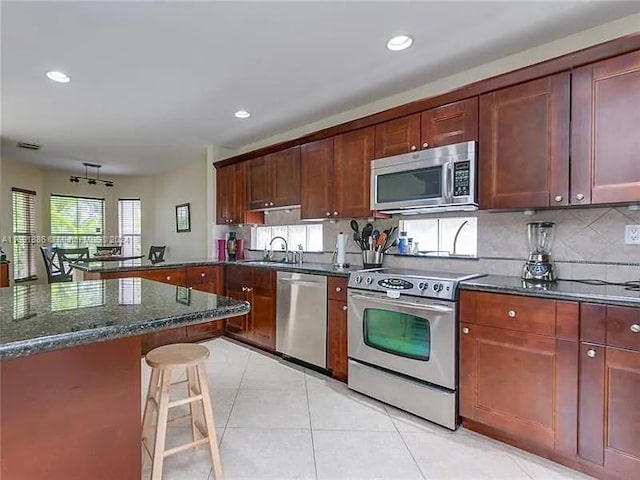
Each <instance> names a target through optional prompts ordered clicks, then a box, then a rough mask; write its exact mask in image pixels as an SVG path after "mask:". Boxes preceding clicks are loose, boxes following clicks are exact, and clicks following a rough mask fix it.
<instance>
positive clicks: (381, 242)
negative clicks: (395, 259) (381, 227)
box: [376, 232, 387, 252]
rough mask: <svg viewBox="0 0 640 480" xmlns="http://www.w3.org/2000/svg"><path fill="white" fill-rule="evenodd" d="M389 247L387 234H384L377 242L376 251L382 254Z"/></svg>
mask: <svg viewBox="0 0 640 480" xmlns="http://www.w3.org/2000/svg"><path fill="white" fill-rule="evenodd" d="M386 245H387V232H382V233H381V234H380V238H378V240H377V241H376V249H377V250H378V251H379V252H380V251H382V250H383V249H384V247H385V246H386Z"/></svg>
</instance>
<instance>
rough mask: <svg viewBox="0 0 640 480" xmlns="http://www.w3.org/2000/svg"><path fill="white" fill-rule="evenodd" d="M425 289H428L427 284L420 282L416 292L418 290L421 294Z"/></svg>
mask: <svg viewBox="0 0 640 480" xmlns="http://www.w3.org/2000/svg"><path fill="white" fill-rule="evenodd" d="M427 288H429V284H428V283H426V282H420V283H419V284H418V290H420V291H421V292H422V291H424V290H426V289H427Z"/></svg>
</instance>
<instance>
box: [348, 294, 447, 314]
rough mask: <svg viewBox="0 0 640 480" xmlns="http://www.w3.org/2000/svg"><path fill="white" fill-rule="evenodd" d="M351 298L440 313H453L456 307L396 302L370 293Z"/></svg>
mask: <svg viewBox="0 0 640 480" xmlns="http://www.w3.org/2000/svg"><path fill="white" fill-rule="evenodd" d="M349 298H354V299H355V298H357V299H361V300H367V301H369V302H374V303H379V304H381V305H390V306H394V307H413V308H418V309H420V310H430V311H432V312H439V313H453V312H454V309H453V308H451V307H447V306H445V305H424V304H422V303H415V302H394V301H392V300H387V299H385V298H379V297H370V296H368V295H357V294H356V295H353V294H351V295H349Z"/></svg>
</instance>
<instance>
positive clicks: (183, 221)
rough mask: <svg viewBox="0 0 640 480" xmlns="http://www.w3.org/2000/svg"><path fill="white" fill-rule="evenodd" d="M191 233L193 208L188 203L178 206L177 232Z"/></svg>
mask: <svg viewBox="0 0 640 480" xmlns="http://www.w3.org/2000/svg"><path fill="white" fill-rule="evenodd" d="M190 231H191V207H190V206H189V204H188V203H182V204H180V205H176V232H178V233H179V232H190Z"/></svg>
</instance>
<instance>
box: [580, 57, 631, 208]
mask: <svg viewBox="0 0 640 480" xmlns="http://www.w3.org/2000/svg"><path fill="white" fill-rule="evenodd" d="M571 95H572V99H571V100H572V124H571V149H572V154H571V155H572V169H571V202H572V203H575V204H578V205H582V204H588V203H614V202H637V201H640V134H638V125H640V51H637V52H633V53H629V54H626V55H622V56H620V57H615V58H610V59H608V60H604V61H602V62H599V63H596V64H593V65H587V66H585V67H582V68H579V69H577V70H575V71H574V72H573V76H572V93H571Z"/></svg>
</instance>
